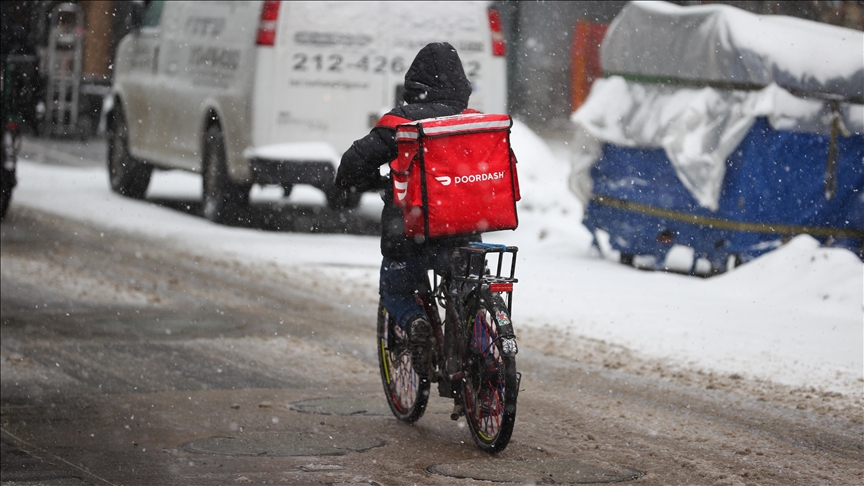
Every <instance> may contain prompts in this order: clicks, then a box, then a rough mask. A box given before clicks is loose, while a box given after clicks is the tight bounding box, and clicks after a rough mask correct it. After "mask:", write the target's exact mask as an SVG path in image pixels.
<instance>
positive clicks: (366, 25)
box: [108, 1, 506, 221]
mask: <svg viewBox="0 0 864 486" xmlns="http://www.w3.org/2000/svg"><path fill="white" fill-rule="evenodd" d="M140 18H141V20H140V25H141V26H140V28H139V29H136V30H135V31H134V32H133V33H131V34H129V35H128V36H126V37H125V38H124V39H123V40H122V42H121V43H120V45H119V46H118V49H117V58H116V61H115V67H114V84H113V87H112V98H111V101H112V102H113V103H112V104H111V105H112V107H111V110H110V112H109V116H108V136H109V144H108V145H109V150H108V167H109V173H110V180H111V188H112V189H113V190H114V191H116V192H118V193H120V194H124V195H127V196H130V197H137V198H140V197H143V196H144V194H145V192H146V190H147V185H148V183H149V180H150V174H151V172H152V170H153V168H161V169H185V170H189V171H193V172H200V173H201V174H202V175H203V186H204V197H203V199H204V201H203V202H204V204H203V213H204V216H205V217H206V218H208V219H210V220H212V221H224V220H225V218H226V216H227V215H228V214H229V213H230V212H231V211H230V209H231V208H233V207H236V206H238V205H243V204H246V203H247V202H248V199H249V191H250V189H251V187H252V185H253V184H261V185H270V184H273V185H280V186H282V187H283V188H284V189H285V192H286V194H287V193H288V192H290V190H291V188H292V187H293V186H294V185H295V184H311V185H313V186H315V187H318V188H320V189H321V190H323V191H324V192H325V193H326V194H327V196H328V201H330V203H331V206H333V205H334V204H337V200H338V198H337V197H335V194H333V191H332V190H331V188H332V181H333V178H334V174H335V170H336V167H337V166H338V164H339V159H340V157H341V154H342V153H343V152H344V151H345V150H347V149H348V147H349V146H350V145H351V143H352V142H353V141H354V140H356V139H358V138H360V137H362V136H363V135H365V134H366V133H368V131H369V130H370V129H371V127H372V126H373V125H374V124H375V122H376V121H377V120H378V118H379V117H380V116H381V115H382V114H383V113H385V112H386V111H389V110H390V109H392V108H393V106H394V105H395V103H396V102H397V100H400V101H401V85H402V83H403V82H404V76H405V72H406V71H407V69H408V67H409V65H410V63H411V61H412V60H413V59H414V56H415V55H416V54H417V52H418V51H419V50H420V48H421V47H423V46H424V45H426V44H427V43H429V42H436V41H447V42H449V43H450V44H452V45H453V46H454V47H456V49H457V51H458V52H459V55H460V57H461V58H462V62H463V63H464V67H465V72H466V74H467V75H468V78H469V79H470V80H471V82H472V84H473V87H474V92H473V94H472V95H471V100H470V106H471V107H472V108H476V109H478V110H480V111H484V112H487V113H505V112H506V74H505V60H504V40H503V39H504V38H503V35H502V33H501V27H500V21H499V17H498V13H497V12H496V11H495V10H493V9H491V8H489V6H488V2H388V1H383V2H354V1H349V2H295V1H290V2H289V1H285V2H278V1H258V2H247V1H228V2H198V1H192V2H174V1H171V2H165V1H152V2H150V3H149V5H148V6H147V9H146V10H145V11H144V12H143V13H142V14H141V15H140ZM358 202H359V195H357V197H356V198H355V199H353V200H352V201H349V202H348V205H349V206H355V205H356V204H357V203H358Z"/></svg>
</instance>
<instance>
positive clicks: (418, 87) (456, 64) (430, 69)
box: [403, 42, 471, 110]
mask: <svg viewBox="0 0 864 486" xmlns="http://www.w3.org/2000/svg"><path fill="white" fill-rule="evenodd" d="M469 96H471V82H470V81H468V77H466V76H465V70H464V69H463V68H462V61H461V60H460V59H459V54H457V53H456V49H455V48H453V46H451V45H450V44H448V43H446V42H435V43H432V44H427V45H426V46H425V47H424V48H423V49H420V52H418V53H417V57H415V58H414V62H412V63H411V67H410V68H408V72H407V73H405V93H404V95H403V98H404V99H405V101H406V102H408V103H431V102H447V101H449V102H455V103H457V104H460V105H461V109H463V110H464V109H465V108H467V107H468V97H469Z"/></svg>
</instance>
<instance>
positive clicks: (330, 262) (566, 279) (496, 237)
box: [4, 122, 864, 396]
mask: <svg viewBox="0 0 864 486" xmlns="http://www.w3.org/2000/svg"><path fill="white" fill-rule="evenodd" d="M512 141H513V146H514V150H515V152H516V155H517V157H518V159H519V164H518V168H519V178H520V185H521V189H522V190H521V192H522V201H521V202H520V203H519V205H518V207H519V218H520V227H519V229H518V230H516V231H502V232H497V233H490V234H488V235H486V236H485V240H486V241H491V242H496V243H505V244H512V245H517V246H519V248H520V252H519V262H518V264H517V277H518V278H519V283H518V284H517V285H516V290H515V293H514V316H513V321H514V324H515V326H516V329H517V333H518V331H519V329H526V328H528V327H536V328H538V329H539V328H542V327H543V326H546V325H550V326H554V327H555V328H558V329H560V330H562V331H570V333H571V335H577V336H581V337H584V338H588V339H593V340H601V341H605V342H607V343H610V344H614V345H619V346H624V347H626V348H629V349H630V350H631V351H633V353H634V354H636V355H641V356H645V357H648V358H652V359H662V360H663V361H664V362H667V363H669V364H670V365H676V366H682V367H688V368H695V369H701V370H705V371H712V372H715V373H720V374H733V373H737V374H739V375H741V376H744V377H749V378H757V379H763V380H770V381H775V382H779V383H783V384H787V385H791V386H801V387H810V386H814V387H816V388H821V389H825V390H830V391H837V392H841V393H844V394H847V395H852V396H860V395H861V392H862V390H861V388H862V381H861V380H862V370H864V363H862V360H864V351H862V349H864V329H862V319H864V306H862V302H864V292H862V290H864V289H862V284H864V264H862V263H861V261H860V260H858V259H857V257H855V256H854V255H853V254H852V253H850V252H848V251H846V250H841V249H825V248H819V247H818V245H817V244H816V242H815V241H814V240H813V239H812V238H810V237H808V236H801V237H798V238H795V239H793V240H792V241H791V242H789V243H788V244H786V245H784V246H782V247H780V248H779V249H777V250H776V251H773V252H771V253H769V254H767V255H765V256H763V257H761V258H758V259H756V260H754V261H752V262H750V263H748V264H746V265H744V266H741V267H739V268H737V269H735V270H734V271H732V272H729V273H727V274H724V275H721V276H718V277H713V278H710V279H704V280H703V279H697V278H692V277H687V276H681V275H676V274H667V273H660V272H642V271H637V270H634V269H633V268H630V267H625V266H622V265H619V264H617V263H615V262H613V261H611V260H610V259H611V258H614V255H613V256H610V257H609V258H610V259H603V258H598V257H597V256H596V255H595V254H594V253H593V252H592V249H591V235H590V234H589V233H588V231H587V230H585V229H584V228H583V227H582V226H581V224H580V220H581V217H582V211H583V208H582V205H581V204H580V203H579V201H578V200H577V199H576V198H575V197H573V195H572V193H570V192H569V190H568V187H567V186H568V182H567V179H568V173H569V163H568V161H567V160H565V159H563V158H561V157H557V156H556V152H553V151H552V150H551V149H550V147H549V146H547V144H546V143H544V142H543V140H542V139H540V138H539V137H538V136H537V135H536V134H534V133H532V132H531V131H530V130H529V129H527V128H526V127H525V126H524V125H523V124H521V123H518V122H517V123H516V124H515V125H514V127H513V133H512ZM200 186H201V180H200V177H198V176H194V175H190V174H186V173H179V172H173V171H172V172H157V173H156V174H154V178H153V181H152V184H151V188H150V190H149V192H148V197H149V198H154V197H158V198H165V197H174V198H177V197H180V198H190V199H197V198H200V195H201V189H200ZM280 194H281V191H278V190H275V191H274V190H270V189H266V190H261V189H256V190H255V191H254V192H253V194H252V201H253V203H254V202H256V201H264V200H273V199H276V198H278V197H280ZM287 203H289V204H319V205H323V204H325V203H324V197H323V195H322V194H321V193H320V191H318V190H316V189H313V188H306V187H304V186H298V187H297V188H295V190H294V192H292V193H291V196H290V198H289V199H288V200H287ZM20 206H27V207H30V208H36V209H39V210H42V211H46V212H49V213H53V214H58V215H61V216H64V217H68V218H72V219H75V220H80V221H85V222H90V223H94V224H97V225H100V226H104V227H108V228H116V229H120V230H125V231H132V232H137V233H140V234H143V235H147V236H148V237H150V238H156V239H159V240H161V242H160V244H161V245H163V246H164V247H170V246H174V247H176V248H178V250H180V249H182V250H184V251H191V252H207V253H208V254H213V255H221V256H222V257H224V258H227V259H236V260H239V261H243V262H248V263H250V264H254V265H262V264H263V265H264V266H266V267H268V268H275V269H277V270H278V271H281V272H285V273H287V274H289V275H294V276H298V278H302V277H303V275H315V277H316V279H318V280H319V281H322V282H324V281H327V280H328V279H330V280H332V285H333V287H334V288H336V289H348V288H356V289H358V292H357V293H356V299H355V300H353V301H352V302H356V304H357V305H361V306H364V307H365V306H368V311H369V315H370V329H371V328H372V327H371V326H372V325H373V324H371V323H372V322H373V321H372V319H373V314H374V297H375V294H376V291H375V290H376V283H377V278H376V277H377V270H376V269H377V268H378V266H379V264H380V253H379V248H378V238H376V237H366V236H351V235H327V234H300V233H275V232H264V231H257V230H254V229H244V228H229V227H224V226H219V225H214V224H211V223H210V222H208V221H206V220H204V219H202V218H199V217H195V216H190V215H187V214H184V213H180V212H177V211H174V210H171V209H168V208H165V207H162V206H159V205H156V204H152V203H149V202H146V201H144V202H142V201H135V200H130V199H128V198H123V197H120V196H117V195H116V194H113V193H112V192H111V191H110V190H109V188H108V177H107V174H106V173H105V169H104V168H101V167H100V168H88V169H81V168H68V167H56V166H53V167H51V166H45V165H41V164H34V163H29V162H26V161H22V162H21V163H20V165H19V185H18V187H17V188H16V189H15V193H14V195H13V200H12V207H11V208H10V215H11V217H12V218H13V220H14V213H15V211H16V207H20ZM380 208H381V201H380V198H379V197H378V196H377V195H376V194H367V195H365V196H364V198H363V200H362V202H361V207H360V208H359V211H360V212H361V213H363V214H365V215H373V216H374V215H375V214H378V213H379V212H380ZM5 224H8V223H4V225H5ZM4 262H5V259H4ZM4 265H5V263H4ZM4 271H5V268H4ZM322 285H323V284H322ZM118 297H120V294H118Z"/></svg>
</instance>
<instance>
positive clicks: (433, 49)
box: [336, 42, 477, 258]
mask: <svg viewBox="0 0 864 486" xmlns="http://www.w3.org/2000/svg"><path fill="white" fill-rule="evenodd" d="M470 95H471V82H470V81H468V78H467V77H466V76H465V70H464V69H463V68H462V61H461V60H460V59H459V54H457V53H456V49H454V48H453V46H451V45H450V44H448V43H446V42H436V43H432V44H427V45H426V46H425V47H423V48H422V49H420V52H419V53H417V57H415V58H414V62H412V63H411V67H409V68H408V72H407V73H406V74H405V90H404V92H403V99H404V100H405V102H406V103H407V104H406V105H404V106H400V107H397V108H394V109H393V110H391V111H390V112H389V113H388V115H393V116H397V117H401V118H407V119H408V120H412V121H413V120H422V119H424V118H435V117H439V116H450V115H457V114H459V113H461V112H462V111H464V110H465V109H466V108H467V107H468V97H469V96H470ZM385 118H386V116H385ZM396 154H397V150H396V127H391V126H380V125H379V126H376V127H375V128H373V129H372V131H371V132H369V134H368V135H366V136H365V137H363V138H361V139H359V140H357V141H355V142H354V143H353V144H352V145H351V148H349V149H348V150H347V151H346V152H345V154H343V155H342V161H341V163H340V164H339V170H338V171H337V173H336V186H337V187H340V188H343V189H345V190H347V189H350V188H352V187H353V188H355V189H356V190H359V191H364V190H373V189H382V188H383V189H384V209H383V210H382V212H381V254H382V255H384V256H386V257H390V258H399V257H404V256H411V255H418V254H420V253H421V252H422V251H423V250H424V248H426V247H427V246H430V245H442V246H459V245H464V244H466V243H467V242H468V241H471V240H472V239H473V240H476V239H477V238H476V237H474V238H471V237H464V236H462V237H448V238H440V239H436V240H431V241H415V239H413V238H407V237H406V236H405V227H404V223H403V220H402V209H401V208H399V207H397V206H395V205H394V204H393V187H392V184H391V183H390V178H389V177H387V178H386V179H385V180H382V178H381V177H380V175H379V174H380V172H379V168H380V167H381V166H382V165H384V164H387V163H389V162H390V161H392V160H393V159H395V158H396Z"/></svg>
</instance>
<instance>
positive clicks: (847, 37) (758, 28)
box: [601, 2, 864, 103]
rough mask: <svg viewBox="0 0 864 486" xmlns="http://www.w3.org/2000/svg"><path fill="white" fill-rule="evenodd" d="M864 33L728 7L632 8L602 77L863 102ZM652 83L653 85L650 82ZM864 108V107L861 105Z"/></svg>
mask: <svg viewBox="0 0 864 486" xmlns="http://www.w3.org/2000/svg"><path fill="white" fill-rule="evenodd" d="M862 46H864V32H859V31H855V30H852V29H847V28H843V27H836V26H833V25H827V24H821V23H818V22H813V21H810V20H803V19H797V18H792V17H786V16H779V15H757V14H753V13H749V12H746V11H743V10H740V9H738V8H735V7H731V6H728V5H697V6H688V7H681V6H678V5H674V4H670V3H666V2H630V3H629V4H627V6H625V8H624V9H623V10H622V11H621V13H620V14H619V15H618V17H617V18H616V19H615V20H614V21H613V22H612V25H611V26H610V27H609V31H608V32H607V34H606V37H605V39H604V41H603V45H602V47H601V60H602V64H603V70H604V72H606V73H607V74H625V75H630V76H631V77H635V78H636V79H635V80H639V79H638V78H640V77H641V78H642V79H643V80H650V78H660V79H655V80H658V81H664V80H671V81H673V82H674V81H700V82H707V83H732V84H735V85H738V86H746V85H755V87H764V86H766V85H768V84H771V83H776V84H777V85H779V86H781V87H783V88H785V89H787V90H789V91H790V92H793V93H794V92H803V93H818V94H822V95H829V96H831V95H834V96H839V97H843V98H847V99H856V98H857V99H858V100H860V98H862V87H864V56H862V55H861V52H862ZM646 78H647V79H646ZM858 103H861V101H858Z"/></svg>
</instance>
